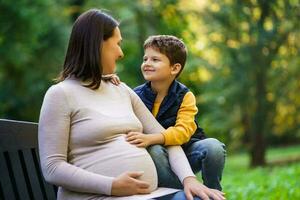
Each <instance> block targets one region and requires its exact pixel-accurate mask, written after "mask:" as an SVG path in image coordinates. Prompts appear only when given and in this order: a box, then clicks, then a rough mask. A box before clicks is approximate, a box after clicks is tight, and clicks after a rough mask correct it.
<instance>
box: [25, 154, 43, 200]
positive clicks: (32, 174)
mask: <svg viewBox="0 0 300 200" xmlns="http://www.w3.org/2000/svg"><path fill="white" fill-rule="evenodd" d="M22 152H23V155H24V160H25V166H26V169H27V172H28V177H29V182H30V187H31V191H32V193H33V197H34V199H36V200H38V199H44V196H43V193H42V188H41V185H40V183H39V179H38V175H37V174H38V171H36V166H35V162H34V160H33V157H32V151H31V149H25V150H23V151H22Z"/></svg>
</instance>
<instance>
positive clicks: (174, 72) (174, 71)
mask: <svg viewBox="0 0 300 200" xmlns="http://www.w3.org/2000/svg"><path fill="white" fill-rule="evenodd" d="M171 69H172V70H171V74H172V75H175V76H176V75H177V74H178V73H179V72H180V70H181V64H179V63H175V64H174V65H173V66H172V67H171Z"/></svg>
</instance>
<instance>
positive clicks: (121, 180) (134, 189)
mask: <svg viewBox="0 0 300 200" xmlns="http://www.w3.org/2000/svg"><path fill="white" fill-rule="evenodd" d="M143 173H144V172H125V173H123V174H121V175H119V176H118V177H116V178H115V179H114V181H113V183H112V189H111V194H112V195H114V196H128V195H134V194H149V193H150V192H151V191H150V188H149V186H150V185H149V184H148V183H147V182H145V181H140V180H138V179H137V178H138V177H140V176H142V175H143Z"/></svg>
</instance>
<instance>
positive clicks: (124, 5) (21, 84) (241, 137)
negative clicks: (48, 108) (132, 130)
mask: <svg viewBox="0 0 300 200" xmlns="http://www.w3.org/2000/svg"><path fill="white" fill-rule="evenodd" d="M93 7H96V8H100V9H103V10H106V11H107V12H108V13H110V14H111V15H113V16H114V17H115V18H117V19H118V20H119V21H120V22H121V25H120V29H121V32H122V36H123V40H124V42H123V44H122V48H123V51H124V53H125V57H124V59H123V60H121V61H120V62H119V63H118V74H119V76H120V77H121V80H123V81H124V82H126V83H127V84H128V85H129V86H131V87H135V86H137V85H138V84H141V83H143V78H142V75H141V73H140V64H141V62H142V56H143V48H142V45H143V42H144V40H145V39H146V38H147V37H148V36H149V35H152V34H172V35H176V36H177V37H179V38H182V39H183V40H184V41H185V43H186V45H187V47H188V50H189V57H188V62H187V65H186V67H185V69H184V72H183V74H182V75H181V77H180V81H182V82H183V83H184V84H186V85H187V86H188V87H190V89H191V90H192V91H193V92H194V93H195V95H196V97H197V102H198V108H199V114H198V121H199V122H200V124H201V126H202V127H204V129H205V130H206V133H207V135H208V136H209V137H216V138H218V139H220V140H222V141H224V142H225V143H226V144H227V147H228V148H229V149H230V150H231V149H240V148H246V149H247V150H250V153H252V157H253V160H252V165H260V164H264V162H265V157H264V155H265V149H266V148H267V146H268V145H269V144H283V143H294V142H299V141H300V112H299V110H300V92H299V91H300V79H299V77H300V68H299V66H300V57H299V47H300V44H299V41H298V40H297V38H299V22H300V20H299V17H300V15H299V13H300V6H299V1H298V0H276V1H263V0H249V1H240V0H224V1H218V0H209V1H198V0H189V1H184V0H166V1H159V0H137V1H131V0H110V1H106V0H63V1H57V0H56V1H52V0H34V1H27V0H20V1H14V2H12V1H0V10H1V12H0V15H1V17H0V56H1V58H0V102H1V104H0V117H1V118H10V119H18V120H30V121H38V116H39V109H40V106H41V103H42V99H43V96H44V93H45V92H46V90H47V88H48V87H49V86H50V85H51V84H53V82H52V79H53V78H55V77H56V75H57V74H58V72H59V71H60V69H61V66H62V64H63V59H64V54H65V50H66V45H67V43H68V37H69V34H70V28H71V26H72V23H73V21H74V19H75V18H76V16H78V14H80V13H82V12H84V11H85V10H87V9H90V8H93ZM256 155H258V157H255V156H256Z"/></svg>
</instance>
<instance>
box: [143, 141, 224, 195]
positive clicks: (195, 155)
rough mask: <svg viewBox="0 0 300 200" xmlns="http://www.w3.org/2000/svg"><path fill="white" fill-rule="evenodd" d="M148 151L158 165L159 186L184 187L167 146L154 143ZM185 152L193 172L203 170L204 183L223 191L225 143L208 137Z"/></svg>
mask: <svg viewBox="0 0 300 200" xmlns="http://www.w3.org/2000/svg"><path fill="white" fill-rule="evenodd" d="M148 152H149V154H150V155H151V157H152V159H153V161H154V163H155V166H156V170H157V175H158V186H159V187H171V188H179V189H182V188H183V186H182V184H181V182H180V180H179V179H178V177H177V176H176V175H175V173H174V172H173V171H172V169H171V166H170V164H169V158H168V152H167V150H166V148H165V147H163V146H161V145H153V146H150V147H149V148H148ZM185 154H186V156H187V158H188V160H189V163H190V165H191V167H192V170H193V172H194V173H198V172H199V171H201V173H202V179H203V183H204V185H206V186H207V187H209V188H212V189H217V190H220V191H221V190H222V187H221V184H220V181H221V178H222V172H223V168H224V163H225V157H226V150H225V145H224V144H223V143H221V142H220V141H218V140H217V139H214V138H207V139H204V140H199V141H197V142H194V143H193V144H192V145H191V146H189V147H188V148H187V149H185ZM178 165H180V163H178Z"/></svg>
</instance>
